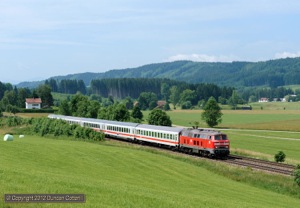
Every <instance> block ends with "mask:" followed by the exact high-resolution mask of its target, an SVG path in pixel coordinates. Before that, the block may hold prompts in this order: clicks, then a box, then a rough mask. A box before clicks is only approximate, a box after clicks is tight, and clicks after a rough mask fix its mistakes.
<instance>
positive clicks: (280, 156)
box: [274, 151, 285, 162]
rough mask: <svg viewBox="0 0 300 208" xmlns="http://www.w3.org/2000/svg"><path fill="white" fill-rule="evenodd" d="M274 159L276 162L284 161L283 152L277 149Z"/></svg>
mask: <svg viewBox="0 0 300 208" xmlns="http://www.w3.org/2000/svg"><path fill="white" fill-rule="evenodd" d="M274 159H275V161H276V162H284V160H285V154H284V152H282V151H279V152H278V153H277V154H276V155H275V156H274Z"/></svg>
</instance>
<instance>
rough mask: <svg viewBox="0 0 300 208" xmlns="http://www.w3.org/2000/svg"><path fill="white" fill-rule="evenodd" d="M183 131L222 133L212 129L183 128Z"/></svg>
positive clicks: (210, 133)
mask: <svg viewBox="0 0 300 208" xmlns="http://www.w3.org/2000/svg"><path fill="white" fill-rule="evenodd" d="M185 131H189V132H191V133H193V134H209V135H217V134H223V133H221V132H220V131H217V130H214V129H185Z"/></svg>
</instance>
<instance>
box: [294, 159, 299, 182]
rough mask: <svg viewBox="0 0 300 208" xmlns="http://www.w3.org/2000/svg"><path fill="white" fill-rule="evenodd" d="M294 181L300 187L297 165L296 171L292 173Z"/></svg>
mask: <svg viewBox="0 0 300 208" xmlns="http://www.w3.org/2000/svg"><path fill="white" fill-rule="evenodd" d="M294 176H295V178H294V181H295V182H296V183H297V184H298V186H300V164H298V165H297V167H296V170H295V171H294Z"/></svg>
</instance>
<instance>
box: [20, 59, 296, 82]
mask: <svg viewBox="0 0 300 208" xmlns="http://www.w3.org/2000/svg"><path fill="white" fill-rule="evenodd" d="M83 71H84V69H83ZM52 78H53V79H55V80H64V79H76V80H83V81H84V83H85V84H86V85H87V86H89V85H90V83H91V81H92V80H96V79H104V78H168V79H172V80H178V81H184V82H187V83H213V84H217V85H221V86H230V87H237V88H239V87H257V86H267V87H277V86H282V85H294V84H300V58H286V59H277V60H270V61H263V62H232V63H208V62H192V61H176V62H168V63H158V64H149V65H145V66H141V67H137V68H128V69H120V70H110V71H107V72H104V73H90V72H87V73H80V74H71V75H67V76H57V77H52ZM38 84H41V82H24V83H20V84H19V85H18V87H34V86H37V85H38Z"/></svg>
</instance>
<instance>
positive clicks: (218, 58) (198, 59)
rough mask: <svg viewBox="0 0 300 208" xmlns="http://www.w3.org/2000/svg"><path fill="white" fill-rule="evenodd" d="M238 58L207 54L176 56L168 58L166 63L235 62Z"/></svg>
mask: <svg viewBox="0 0 300 208" xmlns="http://www.w3.org/2000/svg"><path fill="white" fill-rule="evenodd" d="M238 59H239V58H238V57H236V56H232V55H231V56H223V55H221V56H210V55H207V54H178V55H175V56H171V57H169V58H168V59H167V60H166V61H179V60H189V61H196V62H232V61H237V60H238Z"/></svg>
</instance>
